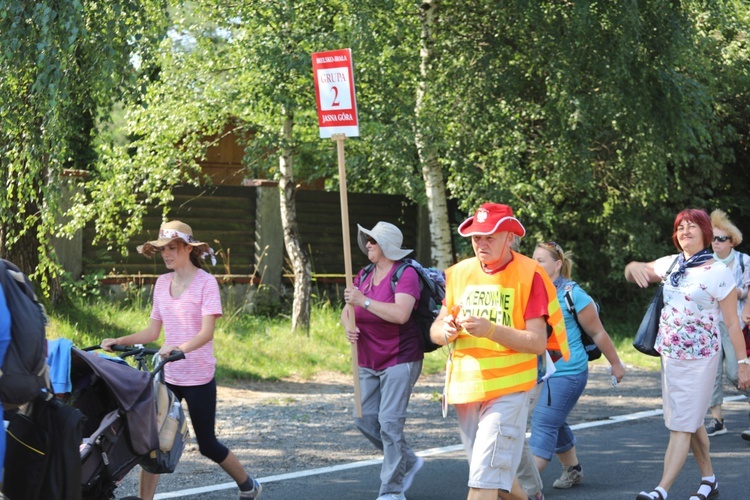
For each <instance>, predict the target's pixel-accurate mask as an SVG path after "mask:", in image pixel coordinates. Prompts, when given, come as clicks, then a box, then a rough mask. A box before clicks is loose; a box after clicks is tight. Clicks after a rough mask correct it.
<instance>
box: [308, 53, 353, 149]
mask: <svg viewBox="0 0 750 500" xmlns="http://www.w3.org/2000/svg"><path fill="white" fill-rule="evenodd" d="M312 65H313V75H314V78H315V99H316V101H317V103H318V127H319V128H320V137H321V138H329V137H331V136H332V135H333V134H344V135H345V136H346V137H358V136H359V119H358V117H357V100H356V98H355V95H354V72H353V69H352V68H353V67H352V51H351V49H339V50H331V51H328V52H315V53H314V54H312Z"/></svg>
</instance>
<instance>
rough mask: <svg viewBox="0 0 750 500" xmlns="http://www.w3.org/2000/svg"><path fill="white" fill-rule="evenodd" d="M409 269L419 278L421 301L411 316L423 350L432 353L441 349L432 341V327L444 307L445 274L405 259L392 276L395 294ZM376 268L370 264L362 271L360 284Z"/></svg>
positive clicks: (392, 286)
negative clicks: (415, 324) (416, 326)
mask: <svg viewBox="0 0 750 500" xmlns="http://www.w3.org/2000/svg"><path fill="white" fill-rule="evenodd" d="M407 267H411V268H413V269H414V270H415V271H416V272H417V276H419V300H417V307H416V308H415V309H414V311H412V313H411V316H412V318H415V319H416V321H417V324H418V325H419V332H420V333H421V334H422V335H421V337H422V350H423V351H424V352H432V351H434V350H436V349H438V348H439V347H440V346H439V345H438V344H435V343H434V342H433V341H432V340H431V339H430V327H431V326H432V323H433V322H434V321H435V318H436V317H437V315H438V313H439V312H440V308H441V307H442V306H443V299H444V298H445V273H444V272H443V271H440V270H438V269H435V268H434V267H428V268H425V267H422V265H421V264H420V263H419V262H417V261H416V260H414V259H403V261H402V262H401V263H400V264H399V265H398V267H397V268H396V270H395V271H393V275H392V276H391V289H392V290H393V292H394V293H395V292H396V284H397V283H398V280H400V279H401V275H402V274H404V269H406V268H407ZM374 268H375V265H374V264H369V265H367V266H366V267H365V268H364V269H363V270H362V275H361V276H360V283H363V282H364V280H365V278H366V277H367V275H369V274H370V273H371V272H372V270H373V269H374Z"/></svg>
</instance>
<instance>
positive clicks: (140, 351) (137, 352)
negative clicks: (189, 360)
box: [83, 344, 185, 377]
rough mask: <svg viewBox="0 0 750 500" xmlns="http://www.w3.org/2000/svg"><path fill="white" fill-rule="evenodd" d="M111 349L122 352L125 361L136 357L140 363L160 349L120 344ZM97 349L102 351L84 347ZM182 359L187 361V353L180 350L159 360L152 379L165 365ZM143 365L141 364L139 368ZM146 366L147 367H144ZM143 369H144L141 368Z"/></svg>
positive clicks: (98, 347)
mask: <svg viewBox="0 0 750 500" xmlns="http://www.w3.org/2000/svg"><path fill="white" fill-rule="evenodd" d="M109 348H110V349H111V350H112V351H114V352H120V353H122V354H120V358H122V359H125V358H127V357H130V356H134V357H135V358H136V359H138V360H139V362H141V361H143V360H145V358H146V356H153V355H154V354H157V353H158V352H159V349H153V348H151V347H143V346H140V345H139V346H129V345H119V344H113V345H111V346H109ZM96 349H101V347H100V346H98V345H96V346H90V347H84V348H83V350H84V351H94V350H96ZM181 359H185V353H184V352H182V351H179V350H176V349H175V350H174V351H172V352H170V353H169V356H167V357H166V358H164V359H161V360H159V364H158V365H157V366H156V368H155V369H154V371H152V372H151V377H155V376H156V375H157V374H158V373H159V372H160V371H162V369H164V365H165V364H167V363H170V362H172V361H179V360H181ZM140 366H141V365H140V364H139V367H140ZM144 366H145V365H144ZM141 369H143V368H141Z"/></svg>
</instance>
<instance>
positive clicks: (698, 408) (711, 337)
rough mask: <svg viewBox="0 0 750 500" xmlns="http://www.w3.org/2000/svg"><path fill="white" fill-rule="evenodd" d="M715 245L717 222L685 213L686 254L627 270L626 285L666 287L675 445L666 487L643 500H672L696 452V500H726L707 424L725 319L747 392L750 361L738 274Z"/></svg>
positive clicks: (680, 219) (667, 406)
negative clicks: (672, 490)
mask: <svg viewBox="0 0 750 500" xmlns="http://www.w3.org/2000/svg"><path fill="white" fill-rule="evenodd" d="M712 237H713V230H712V227H711V220H710V219H709V217H708V214H707V213H706V212H705V211H704V210H701V209H687V210H683V211H682V212H680V213H679V214H677V217H676V218H675V221H674V232H673V234H672V241H673V242H674V245H675V247H677V250H678V251H679V252H680V253H679V254H677V255H670V256H666V257H662V258H660V259H658V260H656V261H653V262H631V263H629V264H628V265H627V266H626V267H625V279H627V280H628V281H630V282H632V283H635V284H637V285H638V286H640V287H642V288H645V287H647V286H648V284H649V283H656V282H659V281H662V280H663V281H664V308H663V309H662V314H661V321H660V324H659V334H658V336H657V338H656V350H657V351H659V353H661V364H662V400H663V401H662V405H663V408H664V422H665V425H666V426H667V428H668V429H669V432H670V434H669V444H668V446H667V451H666V453H665V455H664V470H663V473H662V478H661V481H660V482H659V485H658V486H657V487H656V488H654V490H653V491H651V492H650V493H649V492H645V491H642V492H641V493H640V494H638V496H637V497H636V499H637V500H653V499H657V500H666V498H667V491H668V490H669V488H670V486H672V483H674V481H675V479H677V475H678V474H679V472H680V470H681V469H682V466H683V464H684V463H685V460H686V459H687V456H688V451H692V452H693V456H695V460H696V462H697V463H698V467H699V468H700V470H701V476H702V477H701V482H700V487H699V489H698V491H697V492H696V493H694V494H693V495H692V496H691V497H690V500H707V499H713V498H716V497H718V496H719V482H718V481H717V480H716V476H715V475H714V471H713V467H712V466H711V457H710V455H709V441H708V434H707V433H706V429H705V427H703V419H704V416H705V414H706V411H707V410H708V406H709V400H710V397H711V392H712V390H713V382H714V378H715V374H716V369H717V366H718V363H719V360H720V359H721V356H717V354H720V352H721V337H720V333H719V321H720V320H721V316H722V314H723V316H724V322H725V324H726V327H727V330H728V331H729V337H730V338H731V341H732V345H733V346H734V348H735V352H737V354H738V356H740V359H738V363H739V367H740V368H739V377H738V378H739V388H740V389H744V388H746V387H750V365H749V364H748V363H750V360H748V359H747V357H746V356H745V354H744V353H745V350H744V346H743V338H742V332H741V330H740V326H739V319H738V317H737V313H736V310H737V294H736V293H730V292H733V291H734V288H735V284H734V279H733V278H732V272H731V270H729V268H727V267H726V266H725V265H724V264H722V263H721V262H717V261H716V260H714V258H713V255H712V251H711V239H712ZM673 263H674V267H672V264H673ZM670 267H672V270H671V272H669V269H670Z"/></svg>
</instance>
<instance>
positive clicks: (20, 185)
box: [0, 0, 166, 283]
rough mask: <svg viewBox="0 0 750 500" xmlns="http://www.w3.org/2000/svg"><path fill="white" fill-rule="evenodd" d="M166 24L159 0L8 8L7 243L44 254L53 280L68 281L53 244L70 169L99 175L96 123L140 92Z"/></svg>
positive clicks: (3, 113)
mask: <svg viewBox="0 0 750 500" xmlns="http://www.w3.org/2000/svg"><path fill="white" fill-rule="evenodd" d="M165 19H166V18H165V16H164V12H163V5H162V3H161V2H160V1H157V0H153V1H152V0H141V1H135V0H125V1H118V0H114V1H112V2H98V1H91V0H80V1H79V0H76V1H70V2H55V1H44V0H42V1H37V2H3V5H2V8H0V33H2V38H1V40H2V42H0V73H1V74H2V75H3V77H2V78H0V178H1V179H2V184H3V186H4V189H3V195H2V196H0V229H1V230H2V231H1V232H0V240H1V241H0V242H1V243H2V251H3V252H7V251H10V250H11V249H13V247H14V246H16V245H25V246H26V248H19V249H18V251H19V252H26V253H27V255H32V254H34V253H37V254H38V261H39V265H38V267H37V266H36V265H35V264H36V258H34V259H27V260H28V262H26V264H27V265H30V266H31V267H34V268H35V271H36V274H37V275H41V276H42V277H43V278H44V279H45V280H46V278H48V277H49V276H56V275H59V274H60V269H59V266H57V264H56V262H55V260H54V257H53V256H54V253H53V252H52V251H51V243H50V241H51V240H50V238H51V236H52V235H53V234H55V233H56V224H57V223H58V220H57V217H58V216H59V215H60V213H61V209H60V208H59V206H60V196H61V195H62V191H61V190H60V184H61V176H62V173H63V170H64V169H84V170H91V169H92V166H93V164H94V161H95V158H96V155H95V152H94V150H93V142H94V138H95V137H96V127H95V123H96V121H97V120H99V119H100V118H101V117H105V116H106V114H107V113H108V110H109V108H110V105H111V103H112V102H113V101H114V100H115V99H117V98H118V96H119V95H121V93H123V92H127V91H128V90H129V89H130V88H131V87H130V86H131V85H132V83H133V80H132V79H131V76H132V74H133V67H132V65H131V58H133V57H136V56H137V57H140V58H141V59H142V60H145V59H147V58H148V49H149V48H150V47H152V46H153V41H154V40H155V39H157V38H159V37H160V36H161V35H162V34H163V30H164V29H165ZM110 202H111V200H110ZM43 283H46V281H43Z"/></svg>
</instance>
